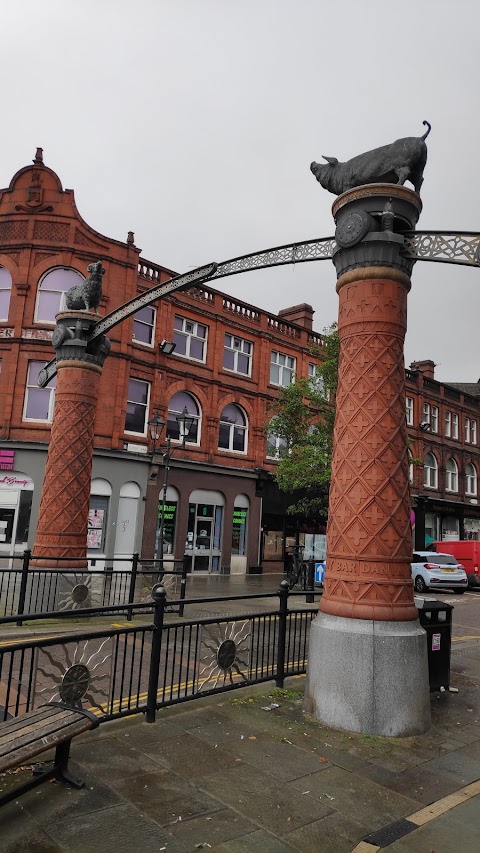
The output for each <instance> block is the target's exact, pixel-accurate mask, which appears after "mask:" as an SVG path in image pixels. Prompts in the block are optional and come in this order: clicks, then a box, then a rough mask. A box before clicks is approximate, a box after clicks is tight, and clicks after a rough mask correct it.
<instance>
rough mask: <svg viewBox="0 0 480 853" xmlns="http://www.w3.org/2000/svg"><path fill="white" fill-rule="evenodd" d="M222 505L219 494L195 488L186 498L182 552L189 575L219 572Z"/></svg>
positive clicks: (222, 499)
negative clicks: (186, 560) (189, 567)
mask: <svg viewBox="0 0 480 853" xmlns="http://www.w3.org/2000/svg"><path fill="white" fill-rule="evenodd" d="M224 504H225V498H224V496H223V495H222V494H221V493H220V492H209V491H206V490H205V491H204V490H203V489H196V490H195V491H194V492H192V494H191V495H190V501H189V506H188V527H187V541H186V543H185V553H186V554H187V555H188V556H191V558H192V563H191V569H192V572H196V573H199V572H203V573H207V572H211V573H214V574H218V573H219V572H220V569H221V556H222V553H221V542H222V524H223V510H224Z"/></svg>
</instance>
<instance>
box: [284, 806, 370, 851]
mask: <svg viewBox="0 0 480 853" xmlns="http://www.w3.org/2000/svg"><path fill="white" fill-rule="evenodd" d="M364 834H365V829H364V827H363V826H362V825H361V824H360V823H357V821H356V820H354V819H353V817H347V816H346V815H342V814H340V813H338V812H335V813H332V814H330V815H327V816H326V817H324V818H322V819H321V820H316V821H313V823H309V824H307V825H306V826H302V827H300V829H296V830H294V831H293V832H289V833H288V834H287V835H285V836H284V840H286V841H288V843H289V844H291V845H292V847H293V848H294V849H295V850H299V851H301V853H350V851H351V849H352V846H353V845H354V844H355V842H356V841H358V839H359V838H361V837H362V835H364Z"/></svg>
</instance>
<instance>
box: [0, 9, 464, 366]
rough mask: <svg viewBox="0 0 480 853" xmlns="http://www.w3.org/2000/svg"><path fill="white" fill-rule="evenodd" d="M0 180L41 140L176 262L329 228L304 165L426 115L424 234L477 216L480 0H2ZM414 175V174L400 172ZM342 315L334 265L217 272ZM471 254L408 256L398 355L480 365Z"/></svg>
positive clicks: (264, 301) (78, 184) (350, 150)
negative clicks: (461, 261) (452, 261)
mask: <svg viewBox="0 0 480 853" xmlns="http://www.w3.org/2000/svg"><path fill="white" fill-rule="evenodd" d="M0 20H1V22H2V32H3V39H2V49H1V52H0V72H1V80H2V87H1V108H2V111H1V116H2V120H1V130H2V158H1V164H0V186H8V183H9V181H10V179H11V178H12V176H13V174H14V173H15V172H16V171H17V170H18V169H19V168H21V167H23V166H25V165H26V164H28V163H29V162H31V160H32V158H33V156H34V153H35V148H36V147H37V146H42V147H43V148H44V159H45V163H46V165H48V166H50V167H51V168H52V169H54V170H55V171H56V172H57V173H58V174H59V176H60V179H61V180H62V183H63V186H64V187H68V188H70V189H74V190H75V197H76V201H77V205H78V208H79V211H80V213H81V215H82V216H83V217H84V219H86V221H87V222H88V223H89V224H90V225H91V226H92V227H93V228H95V229H96V230H98V231H100V232H102V233H104V234H106V235H108V236H110V237H114V238H116V239H120V240H126V236H127V231H129V230H132V231H134V232H135V242H136V244H137V245H138V246H140V247H141V248H142V254H143V257H145V258H147V259H148V260H151V261H155V262H157V263H160V264H163V265H165V266H166V267H169V268H171V269H175V270H177V271H178V272H184V271H186V270H188V269H189V268H191V267H195V266H199V265H201V264H203V263H206V262H209V261H212V260H215V261H218V262H220V261H224V260H226V259H228V258H231V257H235V256H237V255H241V254H244V253H247V252H253V251H257V250H260V249H264V248H268V247H271V246H276V245H281V244H283V243H290V242H293V241H296V240H306V239H311V238H314V237H321V236H329V235H331V234H333V231H334V224H333V219H332V216H331V205H332V202H333V201H334V196H333V195H331V194H329V193H327V192H326V191H325V190H323V189H322V188H321V187H320V185H319V184H318V183H317V182H316V181H315V178H314V177H313V175H312V174H311V172H310V170H309V166H310V162H311V161H312V160H320V159H321V157H322V155H323V154H327V155H329V156H335V157H337V158H338V159H339V160H345V159H349V158H350V157H352V156H355V155H356V154H359V153H361V152H363V151H367V150H369V149H371V148H374V147H376V146H378V145H383V144H386V143H388V142H392V141H393V140H394V139H397V138H399V137H403V136H420V135H422V133H423V132H424V127H423V125H422V121H423V119H428V121H430V122H431V124H432V132H431V134H430V136H429V139H428V163H427V167H426V170H425V176H424V177H425V182H424V185H423V188H422V199H423V203H424V210H423V213H422V216H421V218H420V221H419V225H418V227H419V229H422V230H429V229H431V230H440V229H445V230H462V229H463V230H467V231H480V215H479V204H478V198H477V196H478V185H479V173H478V151H479V139H480V133H479V131H480V109H479V85H478V84H479V49H478V40H479V31H480V28H479V25H480V4H479V3H478V0H456V2H455V3H453V2H452V0H403V2H402V3H398V2H395V0H393V2H385V0H380V2H377V0H363V2H358V0H343V2H342V3H332V2H322V0H235V2H234V0H136V2H133V0H81V2H78V0H42V2H41V3H40V2H39V0H17V2H16V3H13V2H6V0H5V2H4V3H2V9H1V16H0ZM407 186H409V185H407ZM217 286H218V288H219V289H220V290H224V291H226V292H228V293H230V294H232V295H233V296H236V297H238V298H241V299H243V300H245V301H247V302H251V303H253V304H254V305H258V306H260V307H261V308H264V309H266V310H268V311H271V312H276V311H278V310H279V309H280V308H283V307H287V306H288V305H292V304H296V303H299V302H309V303H311V304H312V305H313V307H314V309H315V328H316V329H317V330H319V331H321V330H322V328H324V327H325V326H327V325H329V324H330V323H331V322H333V321H334V320H336V318H337V295H336V293H335V271H334V267H333V264H332V263H331V262H330V261H321V262H316V263H311V264H302V265H298V266H297V267H295V268H293V267H284V268H277V269H275V268H274V269H270V270H266V271H263V272H256V273H247V274H244V275H241V276H234V277H233V278H226V279H221V280H220V281H219V282H218V284H217ZM479 306H480V270H479V269H470V268H468V267H455V266H451V265H445V264H432V263H424V262H421V263H420V262H419V263H417V264H416V266H415V268H414V272H413V286H412V291H411V294H410V297H409V329H408V333H407V341H406V354H405V356H406V363H407V365H408V364H409V363H410V362H411V361H412V360H414V359H424V358H429V359H433V360H434V361H435V362H436V363H437V365H438V367H437V369H436V376H437V378H439V379H443V380H446V381H448V380H450V381H467V382H475V381H477V379H478V378H479V377H480V356H479V346H480V345H479V334H478V327H479Z"/></svg>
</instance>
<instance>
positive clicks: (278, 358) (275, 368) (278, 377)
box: [270, 350, 297, 387]
mask: <svg viewBox="0 0 480 853" xmlns="http://www.w3.org/2000/svg"><path fill="white" fill-rule="evenodd" d="M296 362H297V360H296V359H295V358H294V357H293V356H291V355H286V353H284V352H277V350H272V358H271V362H270V382H271V383H272V385H281V386H282V387H286V386H287V385H291V384H292V382H294V380H295V367H296Z"/></svg>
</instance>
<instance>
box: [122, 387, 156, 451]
mask: <svg viewBox="0 0 480 853" xmlns="http://www.w3.org/2000/svg"><path fill="white" fill-rule="evenodd" d="M128 382H129V383H130V382H142V383H143V384H144V385H146V386H147V402H146V403H145V418H144V430H143V432H134V431H133V430H130V429H125V427H124V434H125V435H141V436H143V438H145V436H147V435H148V413H149V411H150V395H151V393H152V383H151V382H148V380H146V379H139V378H138V377H137V376H130V378H129V380H128ZM128 403H135V401H134V400H129V399H128V385H127V405H128ZM135 405H143V404H140V403H135ZM126 420H127V410H126V408H125V423H126Z"/></svg>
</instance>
